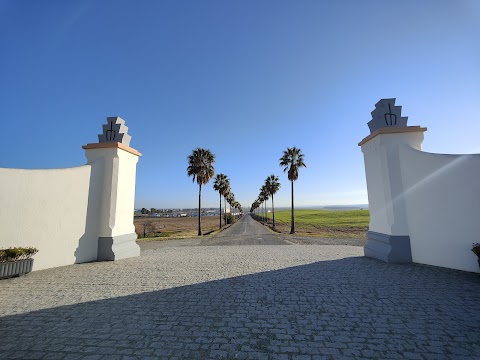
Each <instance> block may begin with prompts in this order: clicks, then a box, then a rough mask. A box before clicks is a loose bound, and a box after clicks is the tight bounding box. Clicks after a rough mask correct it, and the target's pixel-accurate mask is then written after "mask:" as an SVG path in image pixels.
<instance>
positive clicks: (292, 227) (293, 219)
mask: <svg viewBox="0 0 480 360" xmlns="http://www.w3.org/2000/svg"><path fill="white" fill-rule="evenodd" d="M290 234H295V214H294V211H293V181H292V225H291V227H290Z"/></svg>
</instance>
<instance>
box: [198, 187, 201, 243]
mask: <svg viewBox="0 0 480 360" xmlns="http://www.w3.org/2000/svg"><path fill="white" fill-rule="evenodd" d="M201 208H202V184H199V185H198V236H201V235H202V219H201V218H202V216H201V215H202V214H201Z"/></svg>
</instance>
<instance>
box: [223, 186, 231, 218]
mask: <svg viewBox="0 0 480 360" xmlns="http://www.w3.org/2000/svg"><path fill="white" fill-rule="evenodd" d="M231 193H232V189H231V188H230V181H229V180H228V179H227V182H226V184H225V189H224V190H223V204H224V205H225V206H224V210H225V211H224V215H225V216H224V217H223V220H224V223H225V225H227V198H229V197H230V194H231Z"/></svg>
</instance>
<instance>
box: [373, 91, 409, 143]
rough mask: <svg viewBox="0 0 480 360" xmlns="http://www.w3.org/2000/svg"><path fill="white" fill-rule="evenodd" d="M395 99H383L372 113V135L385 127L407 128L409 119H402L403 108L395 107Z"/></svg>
mask: <svg viewBox="0 0 480 360" xmlns="http://www.w3.org/2000/svg"><path fill="white" fill-rule="evenodd" d="M395 100H396V99H395V98H393V99H381V100H380V101H379V102H377V103H376V104H375V110H373V111H372V113H371V114H372V120H370V121H369V122H368V127H369V128H370V134H373V133H374V132H375V131H377V130H378V129H381V128H385V127H405V126H407V121H408V117H406V116H405V117H402V107H401V106H395Z"/></svg>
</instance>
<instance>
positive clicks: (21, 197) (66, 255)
mask: <svg viewBox="0 0 480 360" xmlns="http://www.w3.org/2000/svg"><path fill="white" fill-rule="evenodd" d="M90 175H91V166H90V165H85V166H79V167H74V168H67V169H52V170H23V169H2V168H0V184H1V187H0V229H1V232H2V233H1V236H0V248H5V247H14V246H22V247H27V246H33V247H36V248H37V249H39V252H38V254H36V255H35V256H34V259H35V261H34V268H33V269H34V270H40V269H46V268H51V267H56V266H63V265H69V264H73V263H79V262H87V261H94V260H96V259H97V246H98V218H99V206H98V199H96V197H95V196H94V195H92V194H95V193H98V190H97V191H92V192H90V187H91V186H94V185H91V176H90ZM96 186H101V184H100V185H98V184H97V185H96Z"/></svg>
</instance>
